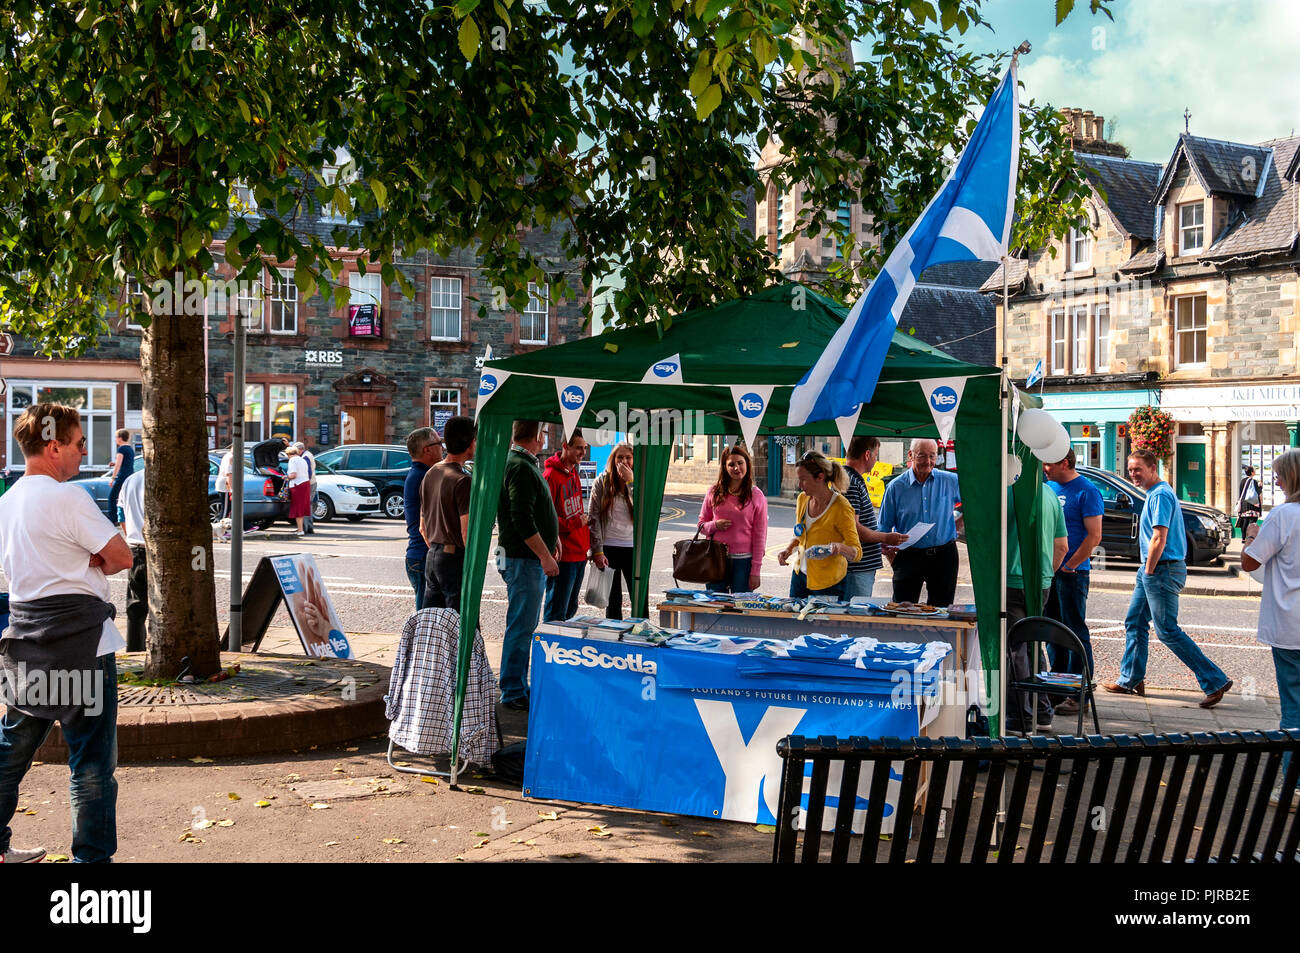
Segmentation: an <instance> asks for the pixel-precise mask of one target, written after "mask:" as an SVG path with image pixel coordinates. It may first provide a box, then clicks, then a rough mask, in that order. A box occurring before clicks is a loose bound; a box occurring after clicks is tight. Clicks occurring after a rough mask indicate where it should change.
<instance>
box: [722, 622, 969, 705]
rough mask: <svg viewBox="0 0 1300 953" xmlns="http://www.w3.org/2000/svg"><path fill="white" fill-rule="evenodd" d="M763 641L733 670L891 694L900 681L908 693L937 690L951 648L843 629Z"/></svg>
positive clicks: (920, 693)
mask: <svg viewBox="0 0 1300 953" xmlns="http://www.w3.org/2000/svg"><path fill="white" fill-rule="evenodd" d="M765 642H766V643H767V644H764V645H755V646H749V647H747V648H745V649H743V650H742V654H744V655H746V656H751V657H753V658H754V662H753V663H752V664H745V663H743V662H742V663H741V664H740V666H739V667H738V668H737V672H738V673H740V674H742V675H748V676H751V677H755V678H776V679H783V678H790V679H797V678H800V677H804V678H817V679H821V680H827V681H830V682H833V683H838V684H840V685H842V686H847V685H849V684H852V685H854V686H857V690H858V691H866V692H870V693H872V694H883V695H890V694H893V693H894V691H895V690H896V689H897V688H898V687H899V686H900V685H902V686H904V687H905V691H906V692H907V694H909V695H912V694H915V695H928V694H931V693H933V692H936V691H937V686H938V683H939V677H940V671H939V670H940V663H941V662H942V661H943V660H944V659H945V658H947V657H948V655H949V653H950V652H951V651H952V646H951V645H949V644H948V643H947V642H926V643H917V642H881V641H879V640H877V639H873V638H870V637H868V636H859V637H854V636H848V635H841V636H827V635H801V636H799V637H797V638H794V639H790V640H771V641H768V640H765ZM767 659H781V660H782V664H781V665H778V666H774V665H772V664H770V663H768V662H766V660H767Z"/></svg>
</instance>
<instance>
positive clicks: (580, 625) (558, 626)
mask: <svg viewBox="0 0 1300 953" xmlns="http://www.w3.org/2000/svg"><path fill="white" fill-rule="evenodd" d="M592 621H595V620H594V619H590V618H588V617H586V616H578V617H577V618H574V619H565V620H564V621H562V622H561V621H558V620H557V621H555V622H539V623H537V627H536V628H535V629H533V631H534V632H536V633H538V634H540V635H567V636H569V637H571V638H575V639H585V638H586V637H587V626H588V624H589V623H590V622H592ZM616 638H617V636H616Z"/></svg>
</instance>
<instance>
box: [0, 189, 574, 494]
mask: <svg viewBox="0 0 1300 953" xmlns="http://www.w3.org/2000/svg"><path fill="white" fill-rule="evenodd" d="M245 214H246V215H248V216H249V217H250V218H255V217H256V215H257V212H256V210H255V209H254V210H251V211H247V212H245ZM300 222H302V224H301V225H300V226H299V227H300V229H301V230H302V231H304V232H307V231H312V232H315V233H316V234H318V235H319V236H320V237H321V238H322V240H324V241H325V242H326V244H327V245H330V244H331V241H330V238H329V233H330V230H331V229H333V228H335V227H337V226H338V225H339V224H340V223H342V224H346V223H347V220H346V218H345V217H341V216H339V215H338V214H337V213H336V212H335V210H333V209H329V208H327V209H324V210H322V211H321V213H320V214H315V215H310V216H303V217H302V219H300ZM521 239H522V240H523V241H524V242H525V243H526V244H528V245H530V246H531V248H532V249H533V250H534V251H535V252H536V253H538V254H539V255H541V256H542V257H543V258H544V259H548V260H550V261H553V262H555V263H556V266H555V267H556V270H557V271H558V270H563V272H564V273H565V275H566V276H567V280H568V283H569V287H570V288H581V287H582V286H581V263H580V262H565V261H564V257H563V254H562V252H561V250H560V240H559V236H558V235H556V234H541V233H528V234H527V235H524V234H523V233H521ZM211 251H212V254H213V257H214V258H215V259H216V260H217V261H219V262H222V261H224V242H223V241H221V240H218V241H215V242H214V243H213V246H212V249H211ZM333 254H334V255H335V258H336V260H339V261H342V262H343V264H344V269H345V271H344V276H343V277H342V278H341V280H343V281H345V282H346V283H347V285H348V287H349V289H350V299H351V300H350V304H349V305H348V306H345V307H343V308H336V307H334V304H333V299H332V298H330V299H329V300H327V299H325V298H323V297H322V296H321V295H320V294H319V293H317V294H313V295H312V297H310V298H306V299H303V298H302V297H301V296H300V295H299V293H298V288H297V286H296V284H295V281H294V272H293V262H292V261H285V262H275V263H274V267H268V268H265V269H264V271H263V276H262V286H263V293H264V297H263V300H262V301H261V303H260V304H261V314H260V315H259V316H258V317H256V318H254V320H253V321H252V322H251V325H252V326H251V327H250V329H249V331H248V335H247V350H246V359H245V387H244V394H243V401H244V419H245V424H244V436H245V439H246V440H248V441H257V440H261V439H265V438H266V437H269V436H272V435H284V436H286V437H290V438H292V439H294V440H301V441H303V442H304V443H305V444H307V445H308V446H309V447H312V448H325V447H331V446H335V445H337V444H339V443H342V442H344V441H345V439H346V442H348V443H402V442H404V441H405V438H406V435H407V434H408V433H409V432H410V431H411V430H413V429H414V428H416V427H420V426H426V425H436V426H441V424H442V422H444V421H445V420H446V419H447V418H448V417H450V416H452V415H454V414H472V413H473V410H474V406H475V403H476V400H477V396H478V377H479V364H480V362H481V359H482V356H483V353H484V350H485V349H486V348H487V347H488V346H489V345H490V346H491V347H492V349H493V353H494V354H495V355H498V356H508V355H511V354H517V353H521V352H523V351H527V350H532V349H536V348H540V347H545V346H547V345H549V344H557V343H561V342H563V341H566V340H569V339H572V338H575V337H578V336H580V335H582V334H583V333H584V330H583V315H582V304H583V301H582V300H574V299H573V298H569V299H567V300H552V298H553V296H552V295H551V294H550V292H549V290H548V289H547V288H545V287H540V288H539V287H536V286H530V296H529V302H528V304H527V306H526V307H525V309H524V310H523V311H522V312H516V311H514V310H511V309H509V306H507V309H506V310H495V309H493V308H492V307H491V304H492V298H493V296H492V288H491V287H490V286H489V284H488V282H487V281H486V279H485V278H484V275H483V272H482V269H481V267H480V263H479V261H478V260H477V259H476V257H475V256H474V255H473V253H471V252H469V251H459V252H455V253H453V254H452V255H450V256H448V257H446V258H440V257H436V256H432V255H429V254H424V253H421V254H418V255H412V256H409V257H405V258H400V259H398V260H397V261H396V262H395V267H397V268H398V269H399V270H400V271H401V272H403V273H404V274H405V275H406V277H407V278H408V279H409V280H410V281H411V282H412V284H413V285H414V288H415V295H414V297H412V298H408V297H406V296H405V295H404V294H403V293H402V291H401V290H400V288H399V286H398V285H397V284H396V283H392V284H389V285H385V284H384V283H383V282H382V281H381V279H380V276H379V274H378V273H377V271H375V270H372V271H371V272H370V273H368V274H366V275H361V274H360V272H359V269H358V267H357V264H356V262H357V258H358V252H357V251H356V250H355V249H347V248H336V249H334V250H333ZM231 275H233V270H232V269H230V268H229V267H228V266H226V265H224V264H222V265H220V266H219V268H218V277H220V278H223V279H224V278H229V277H230V276H231ZM245 290H246V291H247V293H248V294H249V295H250V297H248V298H244V299H239V298H232V299H230V300H226V301H223V302H218V303H217V306H216V307H212V301H211V299H209V300H208V301H207V302H205V304H206V305H208V307H205V309H204V313H203V314H202V315H200V316H198V317H196V318H195V320H202V321H204V323H205V326H206V332H207V349H206V361H205V366H204V367H202V368H195V373H203V374H204V375H205V379H206V381H207V388H206V389H207V392H208V432H209V446H211V447H219V446H225V445H227V444H228V443H229V441H230V439H231V419H232V411H233V409H234V403H233V400H234V399H237V398H235V397H234V395H232V393H231V391H232V388H233V332H234V319H233V318H232V314H233V313H234V309H235V307H236V306H238V305H242V306H243V307H245V308H246V309H248V308H252V309H256V308H257V305H258V302H256V301H255V300H253V299H252V297H251V295H252V294H253V293H254V292H253V291H252V289H245ZM123 293H124V295H130V294H137V295H138V294H142V293H148V291H147V289H141V288H140V287H139V286H138V285H136V284H134V282H133V283H131V284H130V285H129V286H128V287H127V288H126V289H124V292H123ZM580 294H582V295H584V296H585V295H587V294H589V292H588V291H587V290H585V289H584V290H582V291H581V292H580ZM480 301H482V302H485V303H487V304H488V305H489V309H488V311H487V314H486V316H484V317H480V316H479V314H478V308H479V303H480ZM353 305H356V306H358V308H362V307H365V306H373V307H374V309H375V310H374V311H373V312H372V311H370V310H367V311H365V312H363V316H364V317H365V318H367V319H373V322H368V321H363V322H359V323H358V322H351V321H350V320H349V317H350V312H351V310H352V306H353ZM141 334H142V330H141V329H140V328H139V326H138V325H135V324H133V323H130V322H129V321H128V320H126V319H125V318H119V319H117V320H116V321H114V322H113V324H112V326H111V327H110V328H109V330H108V331H107V332H105V334H104V335H103V336H101V338H100V340H99V343H98V346H96V347H95V348H94V349H93V350H91V351H90V352H88V353H86V354H84V355H82V356H80V357H78V358H74V359H67V360H58V361H50V360H47V359H45V358H40V357H37V356H36V355H35V354H34V351H33V348H32V345H31V342H27V341H24V340H22V339H19V340H18V341H17V342H16V347H15V350H14V353H13V355H11V356H8V357H5V358H4V359H3V362H2V370H3V374H4V376H5V378H6V379H7V380H8V384H9V387H8V391H7V394H6V395H5V398H4V402H5V412H6V416H7V418H8V419H7V422H6V431H5V432H6V439H5V441H4V443H3V446H0V455H2V459H0V465H4V466H7V467H9V468H11V469H22V468H23V461H22V454H21V451H20V450H19V449H18V448H17V447H16V445H15V444H14V441H13V427H14V423H15V420H16V418H17V416H18V415H19V414H21V413H22V411H23V408H25V407H26V406H27V405H28V404H30V403H31V402H32V401H41V400H60V401H62V402H65V403H69V404H72V405H74V406H78V407H80V408H82V412H83V417H84V418H86V419H85V420H84V421H83V424H84V429H85V432H86V436H87V443H88V450H89V457H88V458H87V462H86V465H85V468H86V469H94V470H99V469H102V468H104V467H106V466H109V465H110V464H111V462H112V453H113V446H114V441H113V436H112V435H113V432H114V431H115V430H116V429H117V428H119V427H127V428H129V429H131V430H133V431H136V432H137V434H138V431H139V430H140V428H141V425H142V420H141V406H142V404H141V398H142V391H141V369H140V358H139V348H140V336H141ZM345 421H347V422H348V427H347V431H346V432H345V431H344V422H345ZM552 439H554V438H553V437H552Z"/></svg>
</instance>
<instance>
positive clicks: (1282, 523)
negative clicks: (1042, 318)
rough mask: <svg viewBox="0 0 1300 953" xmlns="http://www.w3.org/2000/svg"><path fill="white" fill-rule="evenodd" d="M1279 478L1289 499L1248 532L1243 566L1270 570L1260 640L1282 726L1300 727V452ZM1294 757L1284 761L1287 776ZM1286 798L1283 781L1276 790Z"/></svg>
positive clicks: (1280, 464)
mask: <svg viewBox="0 0 1300 953" xmlns="http://www.w3.org/2000/svg"><path fill="white" fill-rule="evenodd" d="M1273 479H1274V480H1276V481H1277V483H1278V485H1279V486H1281V487H1282V492H1283V493H1284V494H1285V495H1286V502H1285V503H1282V504H1281V505H1280V506H1275V507H1273V509H1272V510H1270V511H1269V514H1268V517H1267V518H1266V519H1265V520H1264V522H1263V523H1262V524H1259V525H1254V526H1251V527H1250V528H1249V529H1247V530H1246V548H1245V549H1243V550H1242V553H1241V568H1242V569H1244V570H1246V571H1247V572H1254V571H1255V570H1256V569H1259V568H1260V567H1261V566H1262V567H1263V569H1264V580H1263V582H1264V591H1263V593H1261V596H1260V603H1259V633H1258V634H1257V635H1256V639H1258V640H1259V641H1260V642H1263V643H1264V644H1265V645H1267V646H1270V647H1271V648H1272V649H1273V665H1274V667H1275V668H1276V669H1277V691H1278V695H1280V696H1281V701H1282V723H1281V726H1280V727H1282V728H1300V450H1288V451H1287V452H1286V453H1284V454H1282V455H1281V456H1280V457H1278V458H1277V459H1275V460H1274V461H1273ZM1290 760H1291V756H1290V755H1289V754H1288V755H1286V757H1285V758H1284V759H1283V761H1282V776H1283V778H1285V777H1286V771H1287V767H1288V766H1289V764H1290ZM1273 794H1274V797H1273V803H1274V804H1277V803H1278V802H1279V801H1281V799H1282V782H1281V781H1280V780H1279V782H1278V787H1277V789H1276V790H1275V791H1274V792H1273ZM1289 798H1290V801H1291V810H1293V811H1294V810H1295V809H1296V804H1297V802H1300V790H1292V791H1291V792H1289Z"/></svg>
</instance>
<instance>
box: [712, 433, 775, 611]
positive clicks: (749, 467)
mask: <svg viewBox="0 0 1300 953" xmlns="http://www.w3.org/2000/svg"><path fill="white" fill-rule="evenodd" d="M697 525H698V527H699V530H700V532H701V533H703V534H704V535H705V536H707V537H709V539H711V540H713V541H714V542H718V543H726V544H727V578H726V579H724V580H723V581H722V582H711V583H709V584H708V586H707V587H706V588H708V589H710V590H711V591H713V592H757V591H758V587H759V584H760V582H761V579H762V570H763V553H764V551H765V550H766V549H767V497H765V496H764V495H763V491H762V490H760V489H759V488H758V487H756V486H754V461H753V460H752V459H751V458H750V456H749V451H748V450H746V449H745V448H744V446H743V445H741V444H738V443H737V444H733V445H732V446H730V447H727V448H726V449H725V450H723V452H722V458H721V459H720V460H719V461H718V479H717V482H716V483H714V484H713V486H712V487H710V488H709V491H708V492H707V493H705V494H704V505H703V506H702V507H701V508H700V518H699V521H698V523H697Z"/></svg>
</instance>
